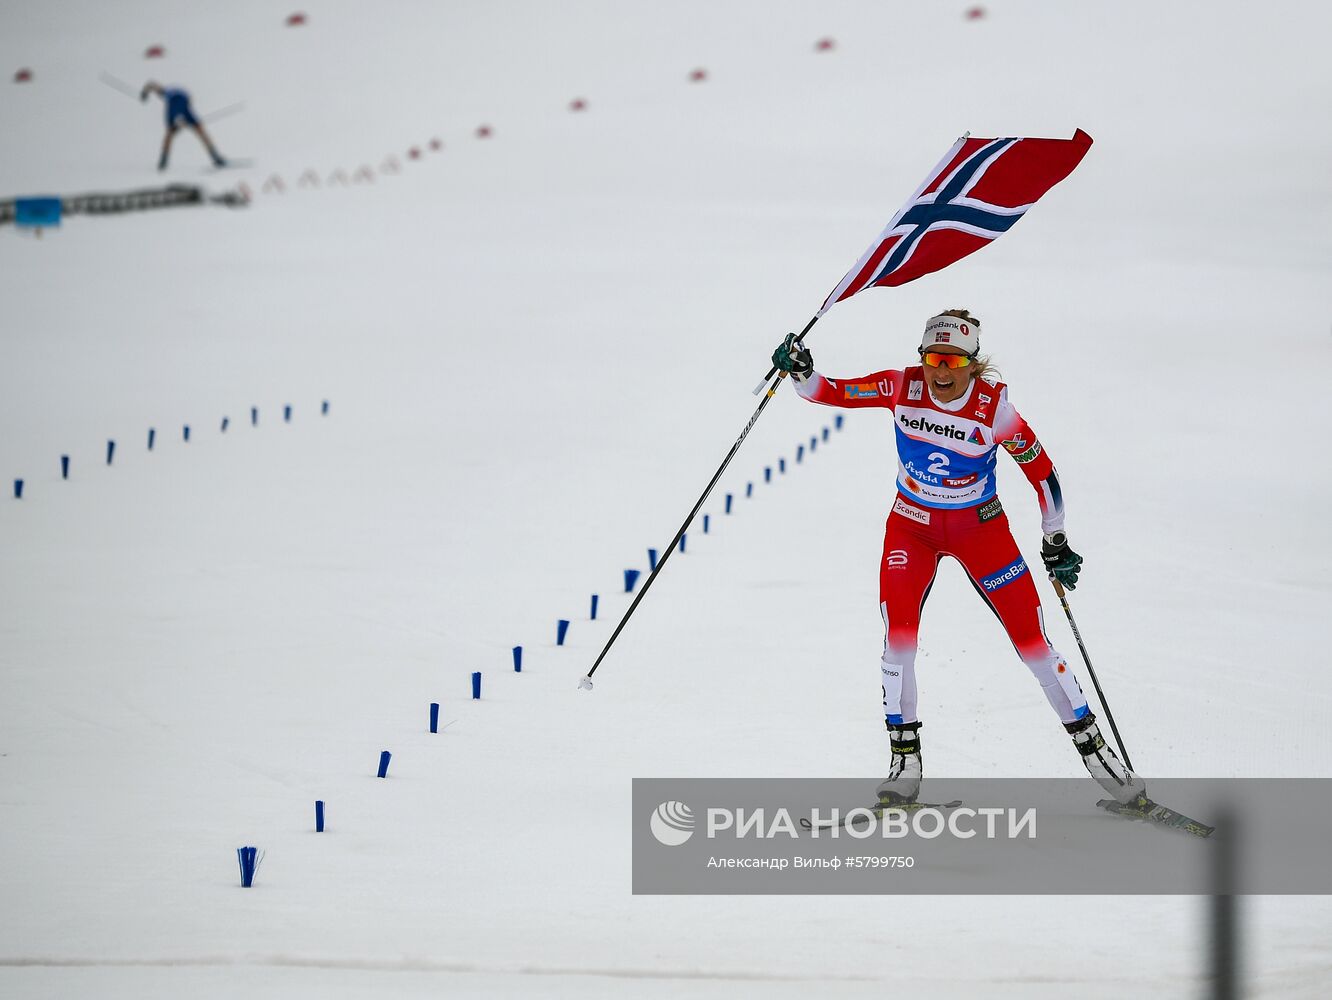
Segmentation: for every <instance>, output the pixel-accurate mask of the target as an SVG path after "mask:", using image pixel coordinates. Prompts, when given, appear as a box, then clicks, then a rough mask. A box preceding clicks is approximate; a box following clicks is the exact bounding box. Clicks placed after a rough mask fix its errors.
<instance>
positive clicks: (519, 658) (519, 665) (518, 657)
mask: <svg viewBox="0 0 1332 1000" xmlns="http://www.w3.org/2000/svg"><path fill="white" fill-rule="evenodd" d="M513 672H514V673H515V674H521V673H522V672H523V647H522V646H514V647H513Z"/></svg>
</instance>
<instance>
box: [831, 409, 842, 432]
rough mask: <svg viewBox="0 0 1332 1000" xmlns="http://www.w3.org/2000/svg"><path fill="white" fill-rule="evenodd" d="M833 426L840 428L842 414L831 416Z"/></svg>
mask: <svg viewBox="0 0 1332 1000" xmlns="http://www.w3.org/2000/svg"><path fill="white" fill-rule="evenodd" d="M833 426H834V427H836V428H837V429H838V430H839V431H840V430H841V429H842V415H841V414H840V413H838V414H837V415H836V416H834V417H833Z"/></svg>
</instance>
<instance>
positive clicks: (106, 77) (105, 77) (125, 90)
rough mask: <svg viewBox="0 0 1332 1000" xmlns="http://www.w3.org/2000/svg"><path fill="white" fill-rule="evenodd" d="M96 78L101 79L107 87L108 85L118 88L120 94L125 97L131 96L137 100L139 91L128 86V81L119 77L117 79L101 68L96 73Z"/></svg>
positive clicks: (113, 88)
mask: <svg viewBox="0 0 1332 1000" xmlns="http://www.w3.org/2000/svg"><path fill="white" fill-rule="evenodd" d="M97 79H99V80H101V81H102V82H103V83H104V84H106V85H107V86H108V87H110V88H111V89H112V90H118V91H120V92H121V93H122V94H124V95H125V96H126V97H133V98H134V99H135V100H138V99H139V92H138V91H137V90H135V89H134V88H133V87H131V86H130V85H129V84H128V83H126V82H125V81H124V80H121V79H119V78H118V77H114V76H112V75H111V74H110V73H108V72H107V71H106V70H102V72H101V73H99V74H98V76H97Z"/></svg>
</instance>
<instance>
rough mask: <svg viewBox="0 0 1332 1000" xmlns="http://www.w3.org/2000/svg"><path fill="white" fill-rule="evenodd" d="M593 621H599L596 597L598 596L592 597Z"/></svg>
mask: <svg viewBox="0 0 1332 1000" xmlns="http://www.w3.org/2000/svg"><path fill="white" fill-rule="evenodd" d="M591 620H592V621H596V620H597V595H596V594H593V595H592V615H591Z"/></svg>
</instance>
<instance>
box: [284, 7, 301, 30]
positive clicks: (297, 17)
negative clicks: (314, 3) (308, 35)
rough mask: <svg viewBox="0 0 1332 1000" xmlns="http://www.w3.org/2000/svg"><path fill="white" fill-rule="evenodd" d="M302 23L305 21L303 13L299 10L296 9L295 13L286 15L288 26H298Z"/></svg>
mask: <svg viewBox="0 0 1332 1000" xmlns="http://www.w3.org/2000/svg"><path fill="white" fill-rule="evenodd" d="M304 23H305V15H304V14H302V13H301V12H300V11H297V12H296V13H295V14H288V15H287V27H288V28H299V27H300V26H301V25H302V24H304Z"/></svg>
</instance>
